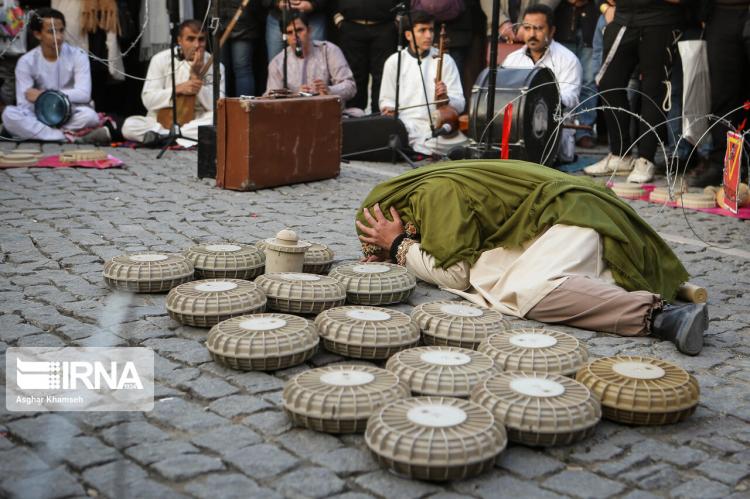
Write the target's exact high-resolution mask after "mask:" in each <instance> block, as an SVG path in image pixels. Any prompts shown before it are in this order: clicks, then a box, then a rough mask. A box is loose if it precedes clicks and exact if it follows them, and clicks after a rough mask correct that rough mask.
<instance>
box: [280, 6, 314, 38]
mask: <svg viewBox="0 0 750 499" xmlns="http://www.w3.org/2000/svg"><path fill="white" fill-rule="evenodd" d="M295 19H299V20H300V21H302V24H304V25H305V27H306V28H309V27H310V18H309V17H308V16H307V14H305V13H304V12H300V11H299V10H293V11H291V12H287V14H286V24H284V16H283V15H282V16H281V17H279V26H280V27H281V32H282V33H283V32H285V31H286V28H287V26H289V25H290V24H292V23H293V22H294V20H295Z"/></svg>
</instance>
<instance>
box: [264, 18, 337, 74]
mask: <svg viewBox="0 0 750 499" xmlns="http://www.w3.org/2000/svg"><path fill="white" fill-rule="evenodd" d="M309 19H310V34H311V35H312V39H313V40H319V41H323V40H325V39H326V17H325V15H323V14H313V15H312V16H310V17H309ZM279 24H280V23H279V20H278V19H276V18H275V17H273V16H272V15H271V14H268V16H266V49H267V50H268V61H269V62H270V61H271V59H273V58H274V57H276V54H278V53H279V52H281V51H282V50H283V49H284V40H283V39H282V38H281V28H280V27H279Z"/></svg>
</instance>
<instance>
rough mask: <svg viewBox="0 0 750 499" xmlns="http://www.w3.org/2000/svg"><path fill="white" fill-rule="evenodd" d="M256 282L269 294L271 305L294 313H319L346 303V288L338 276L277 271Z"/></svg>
mask: <svg viewBox="0 0 750 499" xmlns="http://www.w3.org/2000/svg"><path fill="white" fill-rule="evenodd" d="M255 282H256V283H257V284H258V286H260V288H261V289H262V290H263V292H264V293H265V294H266V297H267V298H268V307H269V308H270V309H272V310H277V311H279V312H286V313H293V314H319V313H320V312H322V311H323V310H327V309H329V308H333V307H338V306H340V305H343V304H344V300H345V299H346V289H344V285H343V284H341V283H340V282H339V281H337V280H336V279H333V278H331V277H326V276H321V275H317V274H303V273H296V272H278V273H271V274H268V273H267V274H263V275H262V276H260V277H258V278H257V279H256V280H255Z"/></svg>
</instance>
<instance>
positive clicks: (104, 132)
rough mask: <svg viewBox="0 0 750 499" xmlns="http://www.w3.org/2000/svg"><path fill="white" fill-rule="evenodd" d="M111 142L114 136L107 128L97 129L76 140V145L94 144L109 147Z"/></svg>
mask: <svg viewBox="0 0 750 499" xmlns="http://www.w3.org/2000/svg"><path fill="white" fill-rule="evenodd" d="M111 142H112V136H111V135H110V134H109V129H108V128H107V127H105V126H100V127H99V128H95V129H93V130H91V131H90V132H89V133H87V134H86V135H83V136H81V137H78V138H77V139H76V140H75V143H76V144H94V145H99V146H108V145H109V144H110V143H111Z"/></svg>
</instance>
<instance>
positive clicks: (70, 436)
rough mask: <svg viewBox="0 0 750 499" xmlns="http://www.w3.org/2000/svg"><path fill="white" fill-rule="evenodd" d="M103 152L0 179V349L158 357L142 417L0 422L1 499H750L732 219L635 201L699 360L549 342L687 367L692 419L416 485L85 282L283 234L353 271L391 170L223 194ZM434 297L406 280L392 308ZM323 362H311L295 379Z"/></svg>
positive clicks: (98, 283) (272, 380) (185, 337)
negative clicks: (704, 316)
mask: <svg viewBox="0 0 750 499" xmlns="http://www.w3.org/2000/svg"><path fill="white" fill-rule="evenodd" d="M5 146H6V147H7V144H6V145H5ZM57 150H59V147H57V146H45V152H56V151H57ZM113 153H114V154H116V155H118V156H120V157H122V158H123V159H125V160H126V163H127V165H128V166H127V167H126V168H123V169H112V170H104V171H91V170H85V169H60V170H48V169H31V170H29V169H13V170H2V171H0V206H2V211H3V215H2V222H0V224H1V227H2V229H1V230H0V250H1V251H0V276H1V278H0V314H1V315H0V340H1V341H0V346H1V347H2V351H5V349H6V348H7V347H9V346H55V345H84V346H125V345H130V346H145V347H149V348H151V349H153V350H154V351H155V353H156V374H157V381H158V386H157V389H156V396H157V401H156V405H155V409H154V410H153V411H152V412H148V413H38V414H35V413H9V412H6V411H5V409H4V407H3V412H2V415H1V416H0V435H1V436H2V438H0V489H1V491H0V496H1V495H10V496H19V497H63V496H66V497H67V496H84V495H92V496H108V497H109V496H111V497H139V498H144V497H160V498H161V499H167V498H171V497H186V496H189V497H199V498H203V497H206V498H209V497H210V498H215V497H222V498H223V497H266V498H271V497H283V496H284V497H328V496H336V497H340V498H347V499H355V498H365V497H399V498H417V497H431V498H435V499H438V498H445V499H447V498H449V497H458V496H473V497H502V496H506V497H516V498H522V497H524V498H525V497H542V498H546V497H568V496H570V497H627V498H628V499H634V498H648V497H655V496H673V497H696V498H710V497H749V496H750V491H749V490H748V487H749V486H750V478H748V477H749V476H750V425H748V422H750V390H749V388H750V359H748V355H750V343H749V342H748V339H747V335H748V334H750V292H748V291H747V288H748V287H750V253H748V249H749V248H748V241H750V236H748V224H747V223H743V222H739V221H736V220H733V219H730V218H724V217H716V216H710V215H704V214H700V213H695V212H689V213H682V212H681V211H677V210H671V209H664V208H662V207H659V206H655V205H646V204H645V203H641V202H636V203H634V204H635V206H636V207H637V209H638V211H639V212H640V213H641V214H642V215H643V216H644V217H645V218H646V219H647V220H648V221H649V222H650V223H652V224H653V225H654V226H655V227H656V229H657V230H658V231H659V232H660V233H662V234H663V235H664V236H665V237H666V238H667V239H668V240H669V241H670V244H671V246H672V247H673V248H674V249H675V250H676V251H677V253H678V254H679V256H680V257H681V258H682V259H683V261H684V262H685V264H686V265H687V267H688V269H689V270H690V272H691V273H692V275H693V281H694V282H696V283H698V284H702V285H705V286H707V287H708V288H709V292H710V301H711V326H710V329H709V331H708V336H707V339H706V343H707V344H706V348H705V349H704V350H703V353H702V354H701V355H700V356H698V357H695V358H688V357H685V356H682V355H680V354H679V353H677V351H676V350H675V348H674V347H673V345H672V344H670V343H663V342H658V341H655V340H653V339H651V338H629V339H625V338H619V337H615V336H612V335H607V334H597V333H592V332H588V331H582V330H575V329H572V328H562V329H564V330H566V331H569V332H571V333H572V334H574V335H575V336H576V337H578V338H580V339H582V340H584V341H585V342H586V344H587V345H588V348H589V351H590V352H591V354H592V355H593V356H604V355H613V354H619V353H622V354H648V355H654V356H657V357H662V358H664V359H667V360H669V361H673V362H676V363H677V364H679V365H681V366H683V367H685V368H686V369H688V370H689V371H690V372H691V373H693V374H694V375H695V376H696V377H697V378H698V380H699V382H700V385H701V391H702V393H701V404H700V407H699V408H698V410H697V412H696V413H695V415H694V416H693V417H691V418H690V419H689V420H688V421H686V422H684V423H682V424H679V425H672V426H665V427H656V428H636V427H628V426H623V425H618V424H613V423H610V422H603V423H601V424H600V425H599V427H598V429H597V431H596V433H595V435H594V436H593V437H592V438H590V439H588V440H586V441H584V442H581V443H579V444H577V445H573V446H568V447H561V448H555V449H549V450H534V449H530V448H526V447H521V446H515V445H511V446H510V447H509V448H508V450H507V451H506V452H504V453H503V454H502V455H501V457H500V458H498V461H497V466H496V467H495V469H494V470H493V471H491V472H489V473H487V474H485V475H483V476H481V477H479V478H476V479H472V480H467V481H462V482H456V483H445V484H430V483H424V482H417V481H409V480H404V479H401V478H398V477H395V476H393V475H391V474H389V473H388V472H386V471H383V470H381V469H380V468H379V467H378V465H377V464H376V463H375V462H374V461H373V459H372V457H371V456H370V454H369V453H368V451H367V448H366V446H365V444H364V441H363V438H362V436H359V435H357V436H343V437H336V436H331V435H325V434H319V433H314V432H311V431H307V430H302V429H295V428H292V427H291V425H290V424H289V421H288V419H287V417H286V416H285V414H284V413H283V411H282V410H281V406H280V395H281V389H282V386H283V384H284V381H285V380H287V379H289V377H290V376H292V375H294V374H295V373H298V372H300V370H301V369H304V368H306V367H297V368H293V369H288V370H285V371H279V372H275V373H271V374H264V373H258V372H249V373H239V372H233V371H230V370H227V369H224V368H222V367H219V366H218V365H216V364H214V363H213V362H212V361H211V360H210V359H209V356H208V352H207V351H206V349H205V347H204V345H203V341H204V340H205V337H206V330H203V329H196V328H191V327H183V326H180V325H178V324H177V323H175V322H173V321H172V320H171V319H170V318H169V317H168V316H167V314H166V311H165V296H164V295H134V296H132V297H130V298H129V299H128V300H127V305H126V309H124V310H122V309H119V310H118V309H117V303H116V302H114V301H113V300H114V299H113V296H114V295H113V293H112V292H110V291H109V290H108V289H107V288H106V287H105V286H104V283H103V281H102V277H101V271H102V264H103V263H104V261H105V259H108V258H110V257H112V256H114V255H117V254H119V253H123V252H128V251H139V250H146V249H150V250H159V251H180V250H182V249H184V248H186V247H188V246H189V245H192V244H194V243H198V242H205V241H209V240H213V241H216V240H223V239H230V240H236V241H244V242H252V241H255V240H257V239H259V238H265V237H270V236H271V235H273V234H275V233H276V232H277V231H278V230H279V229H281V228H283V227H285V226H289V227H292V228H294V229H295V230H297V231H298V232H299V233H301V234H302V236H303V237H305V238H309V239H313V240H318V241H321V242H325V243H327V244H329V245H330V246H331V247H332V248H333V250H334V251H335V252H336V255H337V259H339V260H346V259H354V258H357V257H358V244H357V241H356V239H355V237H354V235H353V225H352V217H353V214H354V211H355V209H356V207H357V206H358V204H359V202H360V200H361V199H363V197H364V196H365V194H366V193H367V192H368V191H369V189H370V188H371V187H372V186H373V185H375V184H376V183H377V182H379V181H381V180H383V179H385V178H386V177H388V176H389V175H393V174H396V173H399V172H401V171H404V168H403V167H402V166H399V165H396V166H394V165H387V164H386V165H374V164H363V163H352V164H349V165H343V169H342V174H341V176H340V177H339V178H338V179H335V180H328V181H323V182H317V183H310V184H301V185H296V186H289V187H282V188H278V189H273V190H264V191H260V192H255V193H238V192H232V191H223V190H219V189H216V188H215V187H213V186H212V183H211V182H209V181H208V180H198V179H197V178H195V176H194V175H195V162H196V159H195V158H196V154H195V153H194V152H170V153H169V154H168V155H167V157H166V159H164V160H161V161H157V160H155V159H154V156H155V154H154V151H130V150H125V149H118V150H115V151H113ZM689 226H690V227H692V228H693V229H694V231H695V233H693V232H692V231H691V230H690V228H689ZM699 239H703V240H705V241H708V242H710V243H711V244H712V245H715V246H706V245H705V244H703V243H702V242H700V240H699ZM449 297H451V295H448V294H446V293H444V292H441V291H439V290H437V289H435V288H432V287H429V286H425V285H420V286H419V287H418V289H417V290H416V292H415V293H414V294H413V295H412V297H411V298H410V300H409V303H408V304H403V305H399V306H398V307H396V308H398V309H400V310H403V311H407V312H408V311H409V310H410V309H411V307H412V306H414V305H415V304H418V303H422V302H425V301H431V300H435V299H442V298H449ZM2 357H3V366H0V367H3V369H2V373H3V374H0V376H4V372H5V370H4V356H2ZM340 360H342V359H341V358H340V357H337V356H335V355H332V354H330V353H325V352H321V353H319V354H317V355H316V356H315V357H314V358H313V359H312V361H311V362H309V363H308V366H307V367H312V366H321V365H324V364H328V363H332V362H338V361H340ZM3 386H4V383H3Z"/></svg>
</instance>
